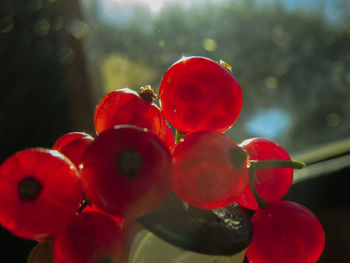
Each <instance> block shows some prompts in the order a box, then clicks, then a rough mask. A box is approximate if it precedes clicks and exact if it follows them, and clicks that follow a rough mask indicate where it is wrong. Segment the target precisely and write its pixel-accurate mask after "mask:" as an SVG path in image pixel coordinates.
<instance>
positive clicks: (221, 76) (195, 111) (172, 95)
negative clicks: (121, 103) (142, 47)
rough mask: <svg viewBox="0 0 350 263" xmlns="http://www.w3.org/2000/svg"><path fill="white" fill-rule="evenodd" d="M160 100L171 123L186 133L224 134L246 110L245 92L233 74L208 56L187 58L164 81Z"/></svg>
mask: <svg viewBox="0 0 350 263" xmlns="http://www.w3.org/2000/svg"><path fill="white" fill-rule="evenodd" d="M159 100H160V104H161V109H162V112H163V114H164V116H165V118H166V119H167V121H168V122H169V123H170V124H171V125H172V126H174V127H175V128H177V129H178V130H180V131H182V132H184V133H186V134H187V133H191V132H195V131H199V130H216V131H220V132H224V131H226V130H228V129H229V128H230V127H231V126H232V125H233V124H234V122H235V121H236V119H237V117H238V115H239V113H240V111H241V108H242V91H241V88H240V86H239V84H238V82H237V81H236V79H235V78H234V77H233V75H232V74H231V72H230V71H229V70H228V69H226V68H224V67H223V66H221V65H220V64H219V63H217V62H214V61H212V60H210V59H208V58H205V57H185V58H182V59H181V60H179V61H177V62H176V63H175V64H173V65H172V66H171V67H170V68H169V69H168V70H167V72H166V73H165V75H164V76H163V78H162V81H161V84H160V88H159Z"/></svg>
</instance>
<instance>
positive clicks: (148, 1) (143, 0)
mask: <svg viewBox="0 0 350 263" xmlns="http://www.w3.org/2000/svg"><path fill="white" fill-rule="evenodd" d="M104 1H105V2H106V4H108V3H110V4H113V3H118V4H121V5H133V4H141V5H144V6H148V7H149V10H150V11H151V13H152V14H158V13H159V12H160V10H161V9H162V7H163V5H164V4H165V3H181V4H189V3H190V1H189V0H104Z"/></svg>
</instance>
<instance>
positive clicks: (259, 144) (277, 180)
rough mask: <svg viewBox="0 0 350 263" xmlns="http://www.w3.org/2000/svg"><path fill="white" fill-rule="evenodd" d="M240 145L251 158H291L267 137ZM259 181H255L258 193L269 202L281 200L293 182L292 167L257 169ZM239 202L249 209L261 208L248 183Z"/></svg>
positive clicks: (246, 141)
mask: <svg viewBox="0 0 350 263" xmlns="http://www.w3.org/2000/svg"><path fill="white" fill-rule="evenodd" d="M240 146H241V147H242V148H243V149H245V150H246V151H247V154H248V159H249V160H259V161H261V160H290V157H289V154H288V153H287V152H286V150H284V149H283V148H282V147H281V146H280V145H278V144H277V143H275V142H273V141H271V140H269V139H265V138H252V139H248V140H245V141H243V142H242V143H241V144H240ZM256 176H257V178H258V180H259V183H255V188H256V190H257V192H258V194H259V195H260V196H261V197H262V198H263V199H264V200H265V201H267V202H269V203H273V202H277V201H279V200H281V199H282V198H283V197H284V195H285V194H286V193H287V192H288V190H289V188H290V187H291V185H292V182H293V169H292V168H275V169H264V170H258V171H256ZM237 202H238V203H239V204H240V205H241V206H243V207H246V208H248V209H252V210H257V209H259V207H258V204H257V202H256V200H255V198H254V196H253V193H252V190H251V188H250V186H249V184H247V186H246V188H245V189H244V191H243V192H242V194H241V196H240V197H239V198H238V200H237Z"/></svg>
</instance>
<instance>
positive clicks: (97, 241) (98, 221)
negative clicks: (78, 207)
mask: <svg viewBox="0 0 350 263" xmlns="http://www.w3.org/2000/svg"><path fill="white" fill-rule="evenodd" d="M123 252H124V237H123V233H122V231H121V229H120V228H119V226H118V225H117V224H116V223H115V222H114V221H113V220H112V219H111V218H110V217H108V216H107V215H104V214H100V213H98V212H83V213H81V214H79V215H78V216H76V217H75V218H74V220H73V221H72V222H71V223H70V224H69V225H68V226H67V227H66V228H65V229H64V230H63V231H61V232H59V233H58V234H57V235H56V236H55V237H54V241H53V253H54V257H55V259H56V260H57V261H58V262H62V263H63V262H64V263H98V262H108V263H120V262H121V258H122V256H123Z"/></svg>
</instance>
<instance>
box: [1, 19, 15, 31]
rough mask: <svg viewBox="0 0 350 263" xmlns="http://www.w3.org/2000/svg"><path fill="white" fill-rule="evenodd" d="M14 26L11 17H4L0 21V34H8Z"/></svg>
mask: <svg viewBox="0 0 350 263" xmlns="http://www.w3.org/2000/svg"><path fill="white" fill-rule="evenodd" d="M14 25H15V24H14V22H13V19H12V17H10V16H6V17H4V18H3V19H1V20H0V32H1V33H8V32H10V31H11V30H12V28H13V27H14Z"/></svg>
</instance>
